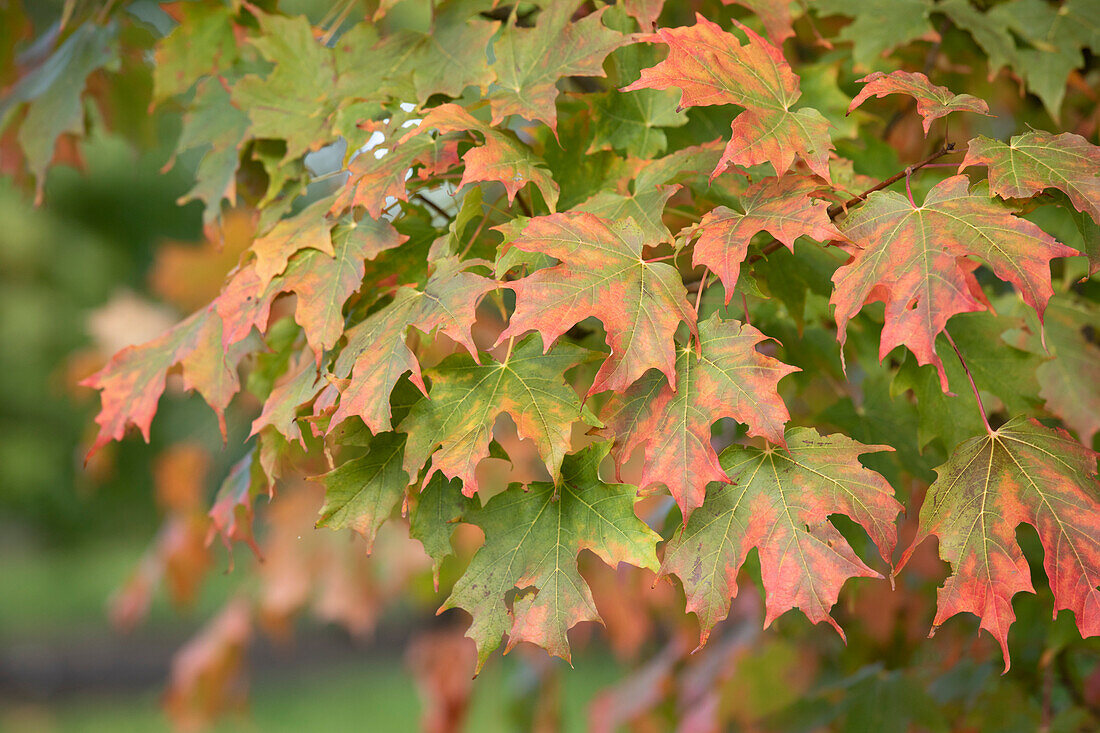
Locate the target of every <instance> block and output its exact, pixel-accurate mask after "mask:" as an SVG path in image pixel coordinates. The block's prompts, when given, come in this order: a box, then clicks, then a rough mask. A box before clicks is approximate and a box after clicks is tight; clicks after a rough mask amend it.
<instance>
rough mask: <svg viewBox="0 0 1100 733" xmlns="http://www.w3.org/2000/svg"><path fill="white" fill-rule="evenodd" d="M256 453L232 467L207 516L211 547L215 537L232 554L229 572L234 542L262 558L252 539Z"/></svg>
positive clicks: (219, 488) (255, 487) (254, 540)
mask: <svg viewBox="0 0 1100 733" xmlns="http://www.w3.org/2000/svg"><path fill="white" fill-rule="evenodd" d="M255 453H256V452H255V450H251V451H249V452H248V453H246V454H245V456H244V457H243V458H241V459H240V460H239V461H237V462H236V463H234V464H233V467H232V468H230V469H229V474H228V475H226V477H225V480H224V481H222V484H221V486H219V487H218V493H217V494H216V495H215V496H214V503H213V504H212V505H211V507H210V511H209V512H208V513H207V514H208V516H209V517H210V527H209V529H208V530H207V533H206V543H207V544H208V545H209V544H210V542H211V541H212V540H213V539H214V536H215V535H217V536H220V537H221V540H222V544H223V545H225V549H226V550H227V551H228V553H229V569H230V570H232V569H233V542H244V543H245V544H247V545H248V546H249V548H250V549H251V550H252V552H253V554H255V555H256V557H262V555H261V554H260V547H259V545H257V544H256V539H255V538H254V537H253V535H252V514H253V511H252V499H253V497H254V496H255V495H256V494H257V493H258V487H259V485H260V484H259V482H257V481H256V480H255V470H254V469H255V468H256V466H255V464H254V460H253V459H254V458H255Z"/></svg>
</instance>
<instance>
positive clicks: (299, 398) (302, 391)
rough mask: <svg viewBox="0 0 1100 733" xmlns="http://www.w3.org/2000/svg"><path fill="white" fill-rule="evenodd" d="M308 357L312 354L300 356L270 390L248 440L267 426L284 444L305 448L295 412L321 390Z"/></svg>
mask: <svg viewBox="0 0 1100 733" xmlns="http://www.w3.org/2000/svg"><path fill="white" fill-rule="evenodd" d="M312 357H313V355H312V354H310V353H308V352H302V353H301V354H300V355H299V357H298V359H297V361H296V363H294V364H292V365H291V366H290V368H289V369H288V370H287V373H286V374H285V375H284V376H283V379H282V380H281V381H280V382H279V383H278V384H276V385H275V388H274V389H273V390H271V394H270V395H269V396H268V398H267V400H266V401H265V402H264V408H263V410H262V411H261V412H260V415H259V417H257V418H256V419H255V420H253V421H252V431H251V432H250V433H249V437H251V436H253V435H257V434H258V433H259V432H260V431H261V430H263V429H264V428H265V427H268V426H271V427H273V428H274V429H275V430H276V431H278V432H279V433H280V434H281V435H282V436H283V437H285V438H286V439H287V441H295V440H296V441H298V442H299V443H301V444H302V445H303V446H304V445H305V441H304V440H303V439H302V431H301V428H299V427H298V408H299V407H301V406H302V405H304V404H306V403H307V402H309V401H310V400H312V399H313V398H314V397H316V396H317V394H318V392H320V391H321V389H322V388H323V387H324V386H325V380H324V379H323V378H322V377H321V376H320V375H319V374H318V373H317V365H316V363H315V362H314V360H313V358H312Z"/></svg>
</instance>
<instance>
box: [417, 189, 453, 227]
mask: <svg viewBox="0 0 1100 733" xmlns="http://www.w3.org/2000/svg"><path fill="white" fill-rule="evenodd" d="M414 198H415V199H416V200H417V201H420V202H422V203H425V204H427V205H428V207H429V208H430V209H432V211H434V212H435V213H437V214H439V215H440V216H442V217H443V218H444V219H446V220H447V221H450V220H451V215H450V214H449V213H447V211H446V210H445V209H444V208H443V207H442V206H440V205H439V204H437V203H436V202H434V201H432V200H431V199H430V198H428V197H427V196H425V195H424V194H422V193H418V194H415V195H414Z"/></svg>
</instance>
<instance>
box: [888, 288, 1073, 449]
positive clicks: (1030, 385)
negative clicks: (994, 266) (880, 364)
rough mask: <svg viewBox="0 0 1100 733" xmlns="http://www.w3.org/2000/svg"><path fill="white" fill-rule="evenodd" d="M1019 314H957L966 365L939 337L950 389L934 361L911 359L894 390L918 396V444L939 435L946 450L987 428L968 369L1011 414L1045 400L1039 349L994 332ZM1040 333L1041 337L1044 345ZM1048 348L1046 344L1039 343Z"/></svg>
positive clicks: (954, 333)
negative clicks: (1038, 377) (919, 362)
mask: <svg viewBox="0 0 1100 733" xmlns="http://www.w3.org/2000/svg"><path fill="white" fill-rule="evenodd" d="M1057 302H1058V301H1057V299H1054V300H1052V301H1051V303H1050V307H1048V309H1047V315H1046V321H1047V323H1048V324H1050V323H1051V316H1052V312H1053V308H1054V306H1055V304H1056V303H1057ZM1013 323H1014V319H1009V318H1006V317H1003V316H996V315H994V314H993V313H989V312H983V313H966V314H962V315H959V316H956V317H954V318H953V319H952V320H951V338H952V340H953V341H954V342H955V345H956V346H957V347H958V349H959V351H960V352H961V353H962V355H963V358H964V359H966V369H963V365H962V362H960V361H959V359H958V356H957V355H956V354H955V353H954V351H953V349H952V348H951V346H950V345H949V344H948V343H947V340H946V338H944V337H943V336H940V337H939V339H938V342H937V346H938V347H939V353H941V354H944V355H945V356H944V357H943V361H944V370H945V371H946V373H947V378H948V383H949V385H950V387H951V392H952V393H953V394H952V393H948V394H945V393H944V391H943V387H942V386H941V384H940V378H939V374H937V372H936V370H935V369H934V368H933V367H932V366H930V365H927V366H923V367H918V366H917V365H916V363H915V362H914V360H913V359H909V358H907V359H905V360H904V361H903V362H902V364H901V367H900V368H899V369H898V372H897V374H896V375H895V376H894V379H893V381H892V382H891V384H890V393H891V395H895V394H898V393H899V392H901V391H904V390H907V389H911V390H913V394H914V396H915V397H916V398H917V412H918V414H919V415H920V422H919V423H918V425H917V441H918V443H917V445H918V446H919V447H920V448H921V449H922V450H923V448H924V446H926V445H927V444H928V443H929V442H931V441H932V440H934V439H935V438H939V439H940V440H941V442H942V443H943V447H944V448H945V449H946V450H951V449H952V448H954V447H955V446H957V445H958V444H959V443H961V442H963V441H964V440H966V439H967V438H969V437H971V436H973V435H975V434H976V433H978V432H980V431H982V430H983V429H984V423H983V422H982V416H981V415H982V413H981V410H980V409H979V407H978V403H977V400H976V399H975V398H974V395H973V391H972V390H971V388H970V382H969V379H968V378H967V372H969V373H970V376H971V377H973V379H974V381H975V382H976V383H977V384H978V385H979V386H980V389H981V390H982V392H983V393H988V394H990V395H993V396H995V397H996V398H997V399H998V400H1000V401H1001V403H1002V404H1003V405H1004V410H1006V411H1007V412H1008V413H1009V414H1013V415H1015V414H1020V413H1023V412H1028V411H1033V410H1035V409H1036V408H1037V407H1038V406H1039V404H1040V399H1039V383H1038V381H1036V371H1037V369H1038V368H1041V367H1042V365H1043V362H1042V359H1040V358H1039V356H1037V355H1036V354H1034V353H1031V354H1029V353H1027V351H1025V350H1021V349H1019V348H1013V347H1012V346H1010V345H1009V344H1010V343H1012V342H1011V341H1008V343H1006V340H1002V339H999V338H995V337H993V336H992V335H994V334H998V333H1001V332H1003V331H1005V329H1006V328H1007V327H1008V325H1009V324H1013ZM1053 328H1054V326H1053V325H1051V326H1048V328H1047V330H1048V334H1047V343H1048V344H1050V343H1051V341H1052V335H1051V334H1052V332H1053ZM1038 341H1039V339H1038V337H1036V338H1035V342H1036V345H1038ZM1038 353H1040V354H1042V353H1043V351H1042V347H1041V346H1039V347H1038Z"/></svg>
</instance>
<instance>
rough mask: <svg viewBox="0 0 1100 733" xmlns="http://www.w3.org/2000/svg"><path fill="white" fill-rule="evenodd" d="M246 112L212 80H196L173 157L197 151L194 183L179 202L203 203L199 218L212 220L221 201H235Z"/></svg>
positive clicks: (206, 220) (220, 208)
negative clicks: (199, 152) (197, 161)
mask: <svg viewBox="0 0 1100 733" xmlns="http://www.w3.org/2000/svg"><path fill="white" fill-rule="evenodd" d="M248 124H249V123H248V115H247V114H246V113H244V112H242V111H241V110H240V109H238V108H237V107H236V106H235V105H234V104H233V102H232V100H231V99H230V97H229V92H227V91H226V90H225V88H224V87H222V85H221V84H220V83H219V82H218V80H216V79H206V80H204V81H202V82H200V83H199V85H198V86H197V87H196V90H195V96H194V98H193V99H192V100H191V104H190V106H189V107H188V109H187V112H185V113H184V115H183V129H182V130H181V131H180V138H179V140H178V141H177V142H176V151H175V154H176V157H180V156H182V155H184V154H186V153H188V152H190V151H192V150H196V151H197V150H201V151H202V157H201V158H200V159H199V163H198V166H197V167H196V169H195V185H194V186H193V187H192V188H191V190H190V191H188V192H187V193H186V194H184V195H183V197H181V199H180V203H183V202H185V201H190V200H192V199H198V200H199V201H202V202H203V203H204V205H205V209H204V210H203V217H202V218H203V221H204V222H205V223H207V224H209V223H211V222H213V221H214V220H215V219H217V217H218V216H219V215H220V214H221V210H222V200H223V199H228V201H229V203H230V204H234V203H236V201H237V180H236V177H237V167H238V165H239V164H240V146H241V145H242V143H243V142H244V139H245V136H246V135H247V134H248Z"/></svg>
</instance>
